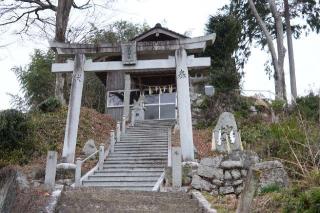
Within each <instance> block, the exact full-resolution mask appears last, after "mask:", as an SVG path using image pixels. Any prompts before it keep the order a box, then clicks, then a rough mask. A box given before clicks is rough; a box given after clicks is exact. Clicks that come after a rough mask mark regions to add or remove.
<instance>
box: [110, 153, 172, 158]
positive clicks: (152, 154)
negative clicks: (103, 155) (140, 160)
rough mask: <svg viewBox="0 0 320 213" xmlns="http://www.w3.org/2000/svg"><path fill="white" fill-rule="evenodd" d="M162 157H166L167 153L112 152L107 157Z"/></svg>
mask: <svg viewBox="0 0 320 213" xmlns="http://www.w3.org/2000/svg"><path fill="white" fill-rule="evenodd" d="M124 156H126V157H163V156H168V153H164V152H163V153H149V152H147V153H119V152H117V153H115V152H112V153H111V154H110V155H109V157H124Z"/></svg>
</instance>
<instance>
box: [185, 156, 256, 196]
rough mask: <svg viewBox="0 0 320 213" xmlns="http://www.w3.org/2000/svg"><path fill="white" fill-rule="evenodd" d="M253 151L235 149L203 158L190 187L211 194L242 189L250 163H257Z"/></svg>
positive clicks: (227, 192)
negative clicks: (229, 152)
mask: <svg viewBox="0 0 320 213" xmlns="http://www.w3.org/2000/svg"><path fill="white" fill-rule="evenodd" d="M258 162H259V157H258V156H257V154H255V153H254V152H249V151H235V152H233V153H231V154H226V155H219V156H216V157H211V158H203V159H202V160H201V161H200V164H199V166H198V170H197V173H196V174H194V175H193V177H192V183H191V185H192V187H193V188H195V189H198V190H204V191H208V192H211V193H212V194H216V195H218V194H220V195H226V194H236V195H239V194H240V193H241V192H242V190H243V183H244V181H245V178H246V176H247V173H248V169H249V167H250V166H251V165H253V164H255V163H258Z"/></svg>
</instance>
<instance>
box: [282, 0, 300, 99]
mask: <svg viewBox="0 0 320 213" xmlns="http://www.w3.org/2000/svg"><path fill="white" fill-rule="evenodd" d="M284 17H285V21H286V26H287V28H286V30H287V44H288V55H289V69H290V86H291V96H292V97H291V98H292V102H293V103H295V102H296V98H297V83H296V68H295V63H294V54H293V44H292V32H291V24H290V13H289V3H288V0H284Z"/></svg>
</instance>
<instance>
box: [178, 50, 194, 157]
mask: <svg viewBox="0 0 320 213" xmlns="http://www.w3.org/2000/svg"><path fill="white" fill-rule="evenodd" d="M175 59H176V79H177V95H178V111H179V127H180V142H181V151H182V158H183V160H184V161H193V160H194V148H193V134H192V118H191V104H190V92H189V73H188V66H187V52H186V50H185V49H183V48H180V49H177V50H176V52H175Z"/></svg>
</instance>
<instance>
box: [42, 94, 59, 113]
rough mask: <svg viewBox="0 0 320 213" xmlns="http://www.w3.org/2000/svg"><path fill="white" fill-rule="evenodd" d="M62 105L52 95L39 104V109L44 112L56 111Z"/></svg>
mask: <svg viewBox="0 0 320 213" xmlns="http://www.w3.org/2000/svg"><path fill="white" fill-rule="evenodd" d="M60 107H61V103H60V101H59V100H58V99H57V98H55V97H50V98H48V99H46V100H45V101H43V102H41V103H40V104H39V105H38V109H39V110H40V111H41V112H44V113H46V112H55V111H57V110H58V109H60Z"/></svg>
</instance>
